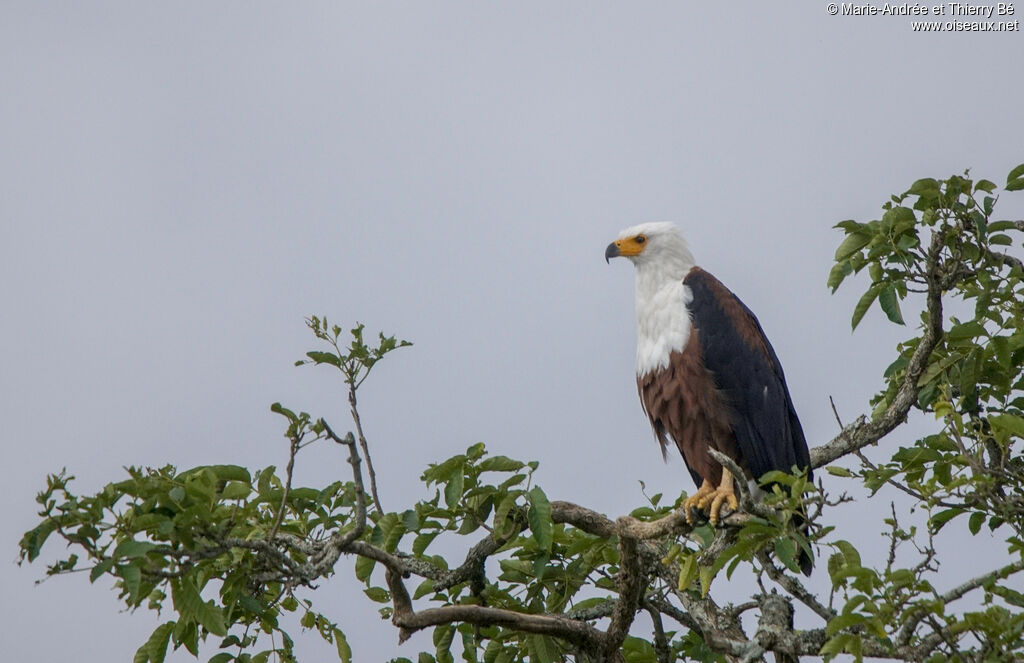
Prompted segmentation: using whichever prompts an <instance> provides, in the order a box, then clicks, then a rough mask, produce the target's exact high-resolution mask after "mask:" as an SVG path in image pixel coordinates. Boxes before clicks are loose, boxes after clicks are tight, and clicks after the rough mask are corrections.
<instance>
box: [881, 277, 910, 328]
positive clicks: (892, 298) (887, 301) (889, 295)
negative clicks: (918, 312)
mask: <svg viewBox="0 0 1024 663" xmlns="http://www.w3.org/2000/svg"><path fill="white" fill-rule="evenodd" d="M878 305H879V306H881V307H882V310H883V311H885V315H886V316H888V318H889V320H891V321H892V322H895V323H896V324H898V325H902V324H905V323H904V322H903V313H902V312H900V302H899V299H897V298H896V287H895V286H893V285H888V286H886V287H885V288H883V289H882V291H881V292H880V293H878Z"/></svg>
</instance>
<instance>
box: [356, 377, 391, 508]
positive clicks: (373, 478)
mask: <svg viewBox="0 0 1024 663" xmlns="http://www.w3.org/2000/svg"><path fill="white" fill-rule="evenodd" d="M357 386H358V385H353V384H350V385H349V387H348V404H349V411H350V412H351V413H352V421H353V422H354V423H355V425H356V436H357V437H358V438H359V447H360V448H361V449H362V450H363V457H364V458H366V473H367V474H368V475H369V476H370V494H371V495H372V496H373V506H374V508H376V509H377V513H379V514H381V515H382V516H383V515H384V507H382V506H381V504H380V495H378V494H377V473H376V472H374V470H373V461H372V460H370V448H369V447H368V446H367V444H366V436H365V435H363V423H362V421H361V420H360V419H359V408H357V407H356V388H357Z"/></svg>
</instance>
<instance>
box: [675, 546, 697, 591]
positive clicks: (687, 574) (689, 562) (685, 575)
mask: <svg viewBox="0 0 1024 663" xmlns="http://www.w3.org/2000/svg"><path fill="white" fill-rule="evenodd" d="M698 571H699V568H698V566H697V554H696V553H688V554H683V555H681V556H680V559H679V581H678V583H677V585H676V587H677V588H678V589H679V591H685V590H686V589H688V588H689V587H690V585H692V584H693V581H694V580H696V578H697V572H698Z"/></svg>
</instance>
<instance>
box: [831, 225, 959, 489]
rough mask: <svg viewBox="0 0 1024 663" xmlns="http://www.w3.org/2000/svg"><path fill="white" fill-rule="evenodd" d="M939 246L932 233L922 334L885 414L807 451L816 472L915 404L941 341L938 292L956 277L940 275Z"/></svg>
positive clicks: (885, 429)
mask: <svg viewBox="0 0 1024 663" xmlns="http://www.w3.org/2000/svg"><path fill="white" fill-rule="evenodd" d="M942 246H943V243H942V233H940V232H935V233H933V235H932V241H931V244H930V246H929V248H928V256H927V262H926V265H927V268H926V272H925V278H926V280H927V282H928V292H927V296H926V298H925V299H926V306H927V308H926V320H925V326H924V333H923V334H922V336H921V340H920V341H919V342H918V344H917V347H916V348H915V349H914V353H913V354H912V355H911V357H910V361H909V362H908V364H907V368H906V374H905V375H904V377H903V382H901V383H900V386H899V389H898V390H897V391H896V395H895V397H894V398H893V400H892V402H891V403H890V404H889V407H887V408H886V409H885V412H883V413H882V414H881V416H879V417H878V418H877V419H875V420H874V421H871V422H868V421H867V419H866V417H864V416H863V415H861V416H860V417H858V418H857V420H856V421H854V422H853V423H852V424H849V425H848V426H846V427H845V428H843V430H842V431H840V432H839V435H837V436H835V437H834V438H833V439H832V440H831V441H829V442H827V443H825V444H823V445H821V446H820V447H815V448H814V449H811V467H812V468H815V469H817V468H819V467H822V466H824V465H828V464H829V463H831V462H832V461H834V460H836V459H838V458H841V457H842V456H845V455H846V454H849V453H852V452H854V451H856V450H858V449H861V448H863V447H866V446H868V445H869V444H874V443H875V442H878V440H880V439H882V438H883V437H885V436H886V435H888V434H889V433H890V432H891V431H892V430H893V429H894V428H896V426H898V425H899V424H900V423H902V422H903V421H904V420H905V419H906V416H907V413H908V412H909V411H910V408H911V407H912V406H913V405H914V403H915V402H916V401H917V392H918V387H917V382H918V380H920V379H921V376H922V375H923V374H924V371H925V369H926V368H927V367H928V358H929V357H930V356H931V353H932V350H934V349H935V347H936V346H937V345H938V343H939V341H940V340H941V339H942V334H943V331H942V291H943V290H944V289H946V288H948V287H950V286H951V285H952V282H951V277H957V278H958V277H959V275H958V274H956V273H955V271H954V273H951V274H948V275H947V278H942V277H941V276H940V274H939V254H940V252H941V251H942Z"/></svg>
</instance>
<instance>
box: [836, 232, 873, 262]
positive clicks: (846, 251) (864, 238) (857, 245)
mask: <svg viewBox="0 0 1024 663" xmlns="http://www.w3.org/2000/svg"><path fill="white" fill-rule="evenodd" d="M870 241H871V235H870V234H868V233H866V232H864V231H857V232H854V233H851V234H849V235H847V236H846V239H844V240H843V243H842V244H840V245H839V248H837V249H836V255H835V260H836V262H839V261H841V260H846V259H847V258H849V257H850V256H851V255H853V254H854V253H856V252H857V251H859V250H861V249H862V248H864V247H865V246H866V245H867V243H868V242H870Z"/></svg>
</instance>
